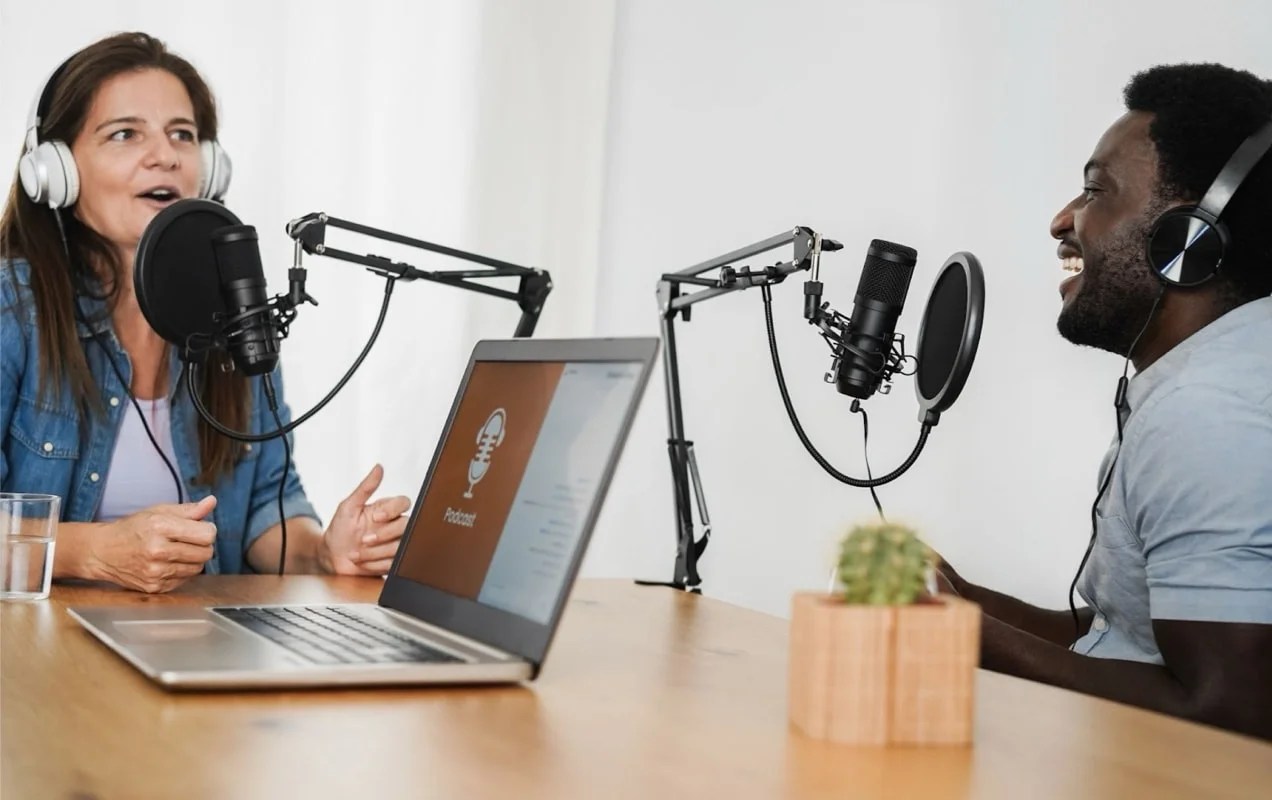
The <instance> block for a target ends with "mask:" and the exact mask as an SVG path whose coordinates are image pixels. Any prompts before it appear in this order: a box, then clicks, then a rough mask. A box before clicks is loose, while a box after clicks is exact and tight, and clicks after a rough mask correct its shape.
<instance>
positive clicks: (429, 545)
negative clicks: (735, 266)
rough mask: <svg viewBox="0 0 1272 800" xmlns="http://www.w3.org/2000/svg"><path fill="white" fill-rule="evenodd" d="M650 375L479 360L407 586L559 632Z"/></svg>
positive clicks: (423, 509) (428, 504)
mask: <svg viewBox="0 0 1272 800" xmlns="http://www.w3.org/2000/svg"><path fill="white" fill-rule="evenodd" d="M646 368H647V364H646V363H642V362H641V361H483V360H475V361H474V362H473V364H472V367H471V370H470V372H469V375H468V380H467V383H466V385H465V387H464V389H463V392H462V395H461V396H460V397H459V398H458V400H457V403H456V406H455V409H454V411H453V412H452V419H451V424H450V427H449V429H448V431H447V432H446V434H445V437H444V441H443V442H442V444H441V448H440V452H439V453H438V454H437V455H436V456H435V459H436V460H435V463H434V467H433V470H432V474H431V479H430V481H429V483H428V485H427V487H426V489H425V491H424V493H423V494H422V496H421V497H420V499H419V501H418V508H417V509H416V510H415V514H414V516H413V519H412V521H411V528H410V530H409V531H408V532H407V539H406V542H405V545H404V549H403V552H402V553H401V554H400V555H399V558H398V564H397V570H396V576H397V577H398V578H406V579H408V580H410V581H414V582H416V583H419V584H423V585H425V586H428V587H431V588H433V589H437V590H440V591H442V592H445V593H447V594H449V595H453V596H456V597H460V598H464V599H467V600H472V601H476V602H477V603H479V604H481V605H483V606H487V607H490V608H494V609H498V610H500V611H504V612H508V613H511V614H515V615H517V616H518V617H522V618H524V619H527V620H530V621H532V622H535V623H539V624H547V623H549V622H550V621H551V618H552V615H553V612H554V610H555V609H556V607H557V605H558V602H559V600H560V598H561V596H562V594H563V592H564V591H565V589H566V588H567V583H568V582H569V581H570V579H571V578H572V573H573V568H574V567H575V564H576V561H577V558H578V557H580V556H581V553H580V552H579V551H580V548H581V547H582V546H584V545H585V544H586V537H585V536H584V534H585V527H586V526H587V525H588V524H590V522H591V521H592V519H593V518H594V511H595V509H594V504H595V502H596V500H597V494H598V492H600V491H603V489H604V487H603V483H604V482H605V480H607V476H608V472H609V471H610V469H611V468H612V462H613V460H614V457H615V455H616V454H615V450H616V449H617V448H618V447H619V446H620V445H621V442H622V438H623V436H624V434H625V433H626V427H627V425H628V424H629V417H630V414H631V412H632V410H633V403H634V401H635V400H636V399H637V397H638V393H639V391H640V389H641V388H642V386H643V377H644V376H643V372H644V371H645V369H646Z"/></svg>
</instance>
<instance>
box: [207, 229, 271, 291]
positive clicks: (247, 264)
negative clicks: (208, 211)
mask: <svg viewBox="0 0 1272 800" xmlns="http://www.w3.org/2000/svg"><path fill="white" fill-rule="evenodd" d="M212 249H213V251H214V252H215V254H216V264H217V270H218V272H219V274H220V276H221V282H222V283H228V282H230V281H238V280H244V279H249V278H254V279H256V280H260V281H264V279H265V270H264V268H263V267H262V266H261V251H260V245H259V244H258V241H257V235H256V228H255V227H253V226H251V225H227V226H225V227H224V228H217V229H216V230H214V231H212Z"/></svg>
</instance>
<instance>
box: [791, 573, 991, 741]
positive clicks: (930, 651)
mask: <svg viewBox="0 0 1272 800" xmlns="http://www.w3.org/2000/svg"><path fill="white" fill-rule="evenodd" d="M979 660H980V607H979V606H977V605H976V604H975V603H971V602H969V601H967V600H963V599H961V598H957V597H948V596H945V595H942V596H940V597H938V598H935V599H933V600H929V601H925V602H922V603H916V604H914V605H910V606H861V605H846V604H844V603H842V602H840V601H839V600H837V599H835V598H832V597H831V596H830V595H827V594H824V593H816V592H800V593H797V594H796V595H795V597H794V601H793V604H792V609H791V653H790V664H789V665H788V668H789V696H788V707H789V712H790V720H791V724H792V725H794V726H795V727H796V728H797V729H799V730H800V731H802V732H803V733H804V734H806V735H808V736H810V737H813V738H815V739H826V740H829V741H832V742H838V743H843V744H875V745H885V744H969V743H970V742H971V741H972V704H973V699H974V698H973V688H974V686H975V679H976V665H977V663H978V662H979Z"/></svg>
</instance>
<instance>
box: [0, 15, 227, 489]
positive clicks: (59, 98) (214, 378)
mask: <svg viewBox="0 0 1272 800" xmlns="http://www.w3.org/2000/svg"><path fill="white" fill-rule="evenodd" d="M146 69H161V70H164V71H165V72H169V73H171V74H172V75H174V76H175V77H176V78H177V79H178V80H180V81H181V83H182V84H183V85H184V86H185V89H186V92H187V93H188V94H189V95H190V101H191V103H192V105H193V106H194V122H195V125H196V126H197V127H198V132H199V138H200V139H215V138H216V103H215V101H214V100H213V98H212V92H211V90H210V89H209V88H208V85H207V83H205V82H204V80H203V78H202V77H201V76H200V75H199V73H198V71H197V70H195V68H194V67H193V66H192V65H191V64H190V63H189V62H188V61H186V60H185V59H183V58H181V57H180V56H178V55H175V54H173V53H171V52H169V51H168V49H167V47H166V46H165V45H164V43H163V42H161V41H159V40H158V39H156V38H154V37H152V36H148V35H147V34H144V33H120V34H116V35H114V36H110V37H107V38H105V39H102V40H100V41H98V42H95V43H93V44H91V45H89V46H88V47H85V48H84V49H83V50H80V51H79V52H78V53H76V54H75V55H73V56H71V57H70V59H68V60H67V61H66V63H65V64H63V66H62V68H61V69H60V70H59V73H58V75H57V76H56V83H55V85H53V86H51V87H48V88H47V91H48V92H49V93H50V94H49V96H48V97H47V98H46V106H45V109H44V111H45V113H44V118H43V119H42V120H41V127H40V131H39V137H40V141H42V142H44V141H49V140H52V139H56V140H60V141H62V142H66V143H67V144H70V143H71V142H73V141H75V139H76V137H77V136H78V135H79V133H80V130H81V129H82V128H83V127H84V123H85V121H86V118H87V116H88V110H89V107H90V106H91V105H92V101H93V98H94V96H95V95H96V94H97V91H98V89H99V88H100V87H101V86H102V84H103V83H105V82H106V81H107V80H108V79H110V78H112V77H114V76H116V75H119V74H121V73H125V72H133V71H138V70H146ZM23 150H24V152H25V144H24V148H23ZM57 214H58V212H56V211H52V210H50V209H49V208H46V207H44V206H41V205H37V204H36V203H35V202H33V201H32V200H31V198H30V197H28V196H27V194H26V192H24V191H23V190H22V187H21V185H20V183H19V181H18V179H17V175H16V170H15V175H14V180H13V184H12V186H11V188H10V189H9V198H8V201H7V203H6V205H5V211H4V215H3V216H2V217H0V258H4V259H14V258H25V259H26V260H27V262H28V263H29V264H30V265H31V294H32V296H33V298H34V302H35V314H36V328H37V340H38V341H39V343H40V374H39V387H40V389H39V391H40V396H41V397H42V398H45V399H48V398H51V397H53V396H54V395H55V394H56V392H57V391H58V390H59V389H60V388H62V387H65V388H66V390H68V391H69V392H70V394H71V397H72V398H73V399H74V402H75V405H76V407H77V409H78V410H79V412H80V414H81V416H82V417H83V416H86V415H88V414H90V413H93V414H101V413H104V411H103V408H104V407H103V404H102V401H101V393H100V390H99V388H98V387H97V385H96V383H95V382H94V380H93V375H92V373H91V372H90V371H89V368H88V361H87V359H86V357H85V354H84V349H83V347H82V345H81V342H80V338H79V335H78V333H77V331H76V326H75V323H76V302H77V301H76V297H77V296H79V295H90V296H95V297H99V298H101V299H104V300H105V301H106V308H107V313H108V314H109V313H110V312H111V311H113V310H114V308H115V304H116V303H117V302H118V299H119V294H120V290H121V288H122V287H123V286H124V281H129V280H131V279H132V276H131V275H126V274H124V265H123V264H122V263H121V262H120V259H119V256H118V254H117V253H116V252H115V250H114V248H113V247H112V246H111V245H110V243H109V242H107V241H106V239H105V238H104V237H103V236H101V234H99V233H97V232H96V231H94V230H92V229H91V228H89V227H87V226H86V225H84V224H83V223H81V222H80V221H79V219H78V218H76V216H75V214H73V213H66V214H61V216H60V220H61V224H62V225H63V226H64V229H65V233H66V241H65V243H63V240H62V233H61V232H60V231H59V230H58V225H59V218H58V216H55V215H57ZM68 251H69V252H68ZM227 363H228V359H226V358H225V356H224V354H223V353H218V354H215V355H214V356H213V357H212V358H210V359H209V362H208V363H207V364H206V365H205V368H204V369H203V370H202V374H203V385H202V387H201V392H200V394H201V396H202V398H203V401H204V403H205V404H206V405H207V407H208V410H209V411H210V412H211V413H212V415H213V416H214V417H215V418H216V419H217V420H219V421H220V422H221V423H222V424H224V425H227V426H228V427H230V428H233V429H235V430H244V429H245V428H246V427H247V423H248V418H249V416H250V414H251V390H250V385H249V384H248V382H247V379H246V378H244V377H243V376H242V375H240V374H239V373H237V372H226V371H224V370H223V369H222V368H221V367H222V365H223V364H227ZM198 440H199V475H198V476H196V478H195V480H196V482H198V483H203V484H205V485H206V484H211V483H213V482H215V481H216V479H217V478H219V477H221V476H223V475H225V474H227V473H229V472H230V470H232V469H233V467H234V464H235V462H236V461H237V459H238V454H239V453H240V449H239V445H238V443H236V442H234V441H232V440H230V439H227V438H224V437H222V436H221V435H219V434H217V433H216V432H215V431H213V430H212V429H211V428H210V427H208V425H207V424H206V423H204V422H203V421H202V420H201V419H200V421H199V427H198Z"/></svg>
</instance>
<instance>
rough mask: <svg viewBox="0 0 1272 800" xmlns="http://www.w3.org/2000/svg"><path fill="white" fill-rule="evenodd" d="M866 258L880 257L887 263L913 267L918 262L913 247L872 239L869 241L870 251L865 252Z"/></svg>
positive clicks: (916, 252) (917, 255) (917, 254)
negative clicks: (894, 262)
mask: <svg viewBox="0 0 1272 800" xmlns="http://www.w3.org/2000/svg"><path fill="white" fill-rule="evenodd" d="M866 255H867V256H880V257H882V258H884V259H886V260H888V261H896V262H899V263H902V264H905V265H906V266H908V267H913V266H914V264H915V262H917V261H918V260H919V251H918V250H915V249H914V248H913V247H906V246H905V245H903V244H897V243H896V242H888V241H885V240H883V239H872V240H871V241H870V249H869V250H867V251H866Z"/></svg>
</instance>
